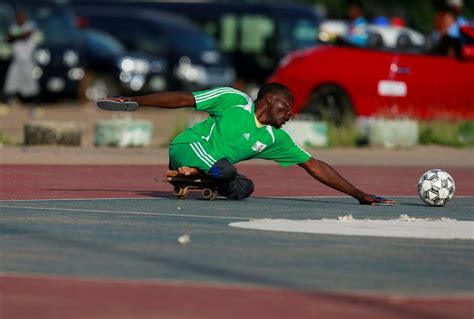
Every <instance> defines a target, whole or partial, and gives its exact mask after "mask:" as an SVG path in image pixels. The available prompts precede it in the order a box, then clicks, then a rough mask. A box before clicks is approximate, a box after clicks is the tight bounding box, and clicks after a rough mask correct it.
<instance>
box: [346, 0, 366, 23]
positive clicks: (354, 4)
mask: <svg viewBox="0 0 474 319" xmlns="http://www.w3.org/2000/svg"><path fill="white" fill-rule="evenodd" d="M347 15H348V16H349V19H350V20H355V19H357V18H358V17H361V16H363V15H364V8H363V7H362V3H361V2H360V1H355V0H353V1H351V2H349V6H348V8H347Z"/></svg>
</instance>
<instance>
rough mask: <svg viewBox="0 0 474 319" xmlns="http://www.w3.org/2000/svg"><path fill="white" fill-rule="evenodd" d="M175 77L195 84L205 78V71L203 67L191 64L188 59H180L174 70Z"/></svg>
mask: <svg viewBox="0 0 474 319" xmlns="http://www.w3.org/2000/svg"><path fill="white" fill-rule="evenodd" d="M176 75H177V77H178V78H180V79H182V80H185V81H189V82H196V81H198V80H199V79H201V78H202V77H203V76H205V70H204V68H203V67H199V66H197V65H194V64H192V63H191V60H190V59H189V58H188V57H182V58H181V59H180V60H179V66H178V67H177V68H176Z"/></svg>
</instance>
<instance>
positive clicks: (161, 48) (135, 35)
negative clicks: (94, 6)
mask: <svg viewBox="0 0 474 319" xmlns="http://www.w3.org/2000/svg"><path fill="white" fill-rule="evenodd" d="M89 25H90V26H91V27H92V28H95V29H99V30H103V31H106V32H107V33H110V34H111V35H112V36H114V37H115V38H116V39H117V40H119V41H120V42H121V43H122V44H123V45H124V46H125V47H126V48H127V50H129V51H138V52H145V53H149V54H152V55H165V54H167V53H168V51H169V43H168V42H167V39H166V38H165V37H164V35H163V33H162V31H161V30H160V29H159V28H157V27H156V26H155V25H154V24H152V23H149V22H148V21H146V20H143V19H136V18H127V23H124V19H123V18H121V17H89Z"/></svg>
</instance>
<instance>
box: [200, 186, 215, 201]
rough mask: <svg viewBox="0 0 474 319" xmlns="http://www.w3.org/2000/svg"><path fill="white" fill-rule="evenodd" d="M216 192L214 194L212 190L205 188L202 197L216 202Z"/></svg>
mask: <svg viewBox="0 0 474 319" xmlns="http://www.w3.org/2000/svg"><path fill="white" fill-rule="evenodd" d="M216 196H217V195H216V192H214V191H213V190H212V189H209V188H205V189H203V191H202V197H204V198H205V199H208V200H214V199H215V198H216Z"/></svg>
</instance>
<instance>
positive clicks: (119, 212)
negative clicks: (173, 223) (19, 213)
mask: <svg viewBox="0 0 474 319" xmlns="http://www.w3.org/2000/svg"><path fill="white" fill-rule="evenodd" d="M0 208H10V209H20V210H21V209H29V210H47V211H49V212H51V213H58V212H61V213H62V212H75V213H91V214H93V213H100V214H118V215H142V216H168V217H189V218H204V219H233V220H243V219H244V220H245V219H252V218H253V217H233V216H229V217H227V216H209V215H190V214H169V213H149V212H128V211H114V210H95V209H79V208H58V207H34V206H0Z"/></svg>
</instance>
